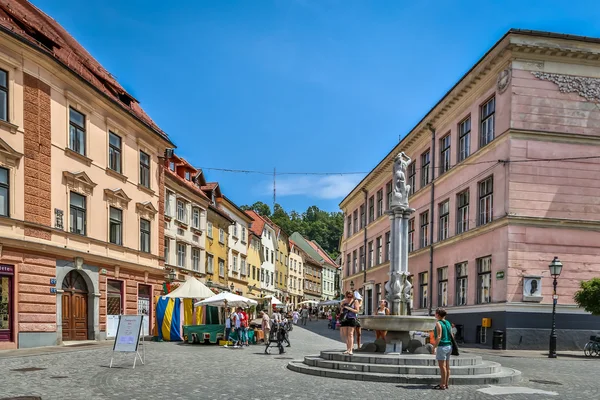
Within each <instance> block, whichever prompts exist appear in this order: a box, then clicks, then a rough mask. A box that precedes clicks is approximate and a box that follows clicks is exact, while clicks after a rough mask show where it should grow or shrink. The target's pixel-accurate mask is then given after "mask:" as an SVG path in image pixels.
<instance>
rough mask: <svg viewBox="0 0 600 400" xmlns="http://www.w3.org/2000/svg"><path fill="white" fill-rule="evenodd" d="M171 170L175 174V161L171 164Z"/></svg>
mask: <svg viewBox="0 0 600 400" xmlns="http://www.w3.org/2000/svg"><path fill="white" fill-rule="evenodd" d="M169 169H170V170H171V171H173V172H175V163H174V162H173V161H170V162H169Z"/></svg>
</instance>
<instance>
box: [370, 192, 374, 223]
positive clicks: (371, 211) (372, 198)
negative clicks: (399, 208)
mask: <svg viewBox="0 0 600 400" xmlns="http://www.w3.org/2000/svg"><path fill="white" fill-rule="evenodd" d="M373 221H375V196H371V197H370V198H369V223H371V222H373Z"/></svg>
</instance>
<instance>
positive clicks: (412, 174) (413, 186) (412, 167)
mask: <svg viewBox="0 0 600 400" xmlns="http://www.w3.org/2000/svg"><path fill="white" fill-rule="evenodd" d="M407 172H408V184H409V185H410V189H409V191H408V195H409V196H410V195H411V194H413V193H415V191H416V190H417V164H416V163H415V162H414V161H413V162H411V163H410V164H409V166H408V171H407Z"/></svg>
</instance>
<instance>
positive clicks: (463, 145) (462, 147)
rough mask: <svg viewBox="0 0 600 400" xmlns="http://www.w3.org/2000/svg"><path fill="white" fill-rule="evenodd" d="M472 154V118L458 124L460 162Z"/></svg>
mask: <svg viewBox="0 0 600 400" xmlns="http://www.w3.org/2000/svg"><path fill="white" fill-rule="evenodd" d="M470 154H471V117H470V116H469V117H468V118H467V119H465V120H464V121H463V122H461V123H460V124H458V162H461V161H462V160H464V159H465V158H467V157H469V155H470Z"/></svg>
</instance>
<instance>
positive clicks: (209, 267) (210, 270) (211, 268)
mask: <svg viewBox="0 0 600 400" xmlns="http://www.w3.org/2000/svg"><path fill="white" fill-rule="evenodd" d="M214 272H215V259H214V257H213V256H212V255H210V254H207V255H206V273H207V274H214Z"/></svg>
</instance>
